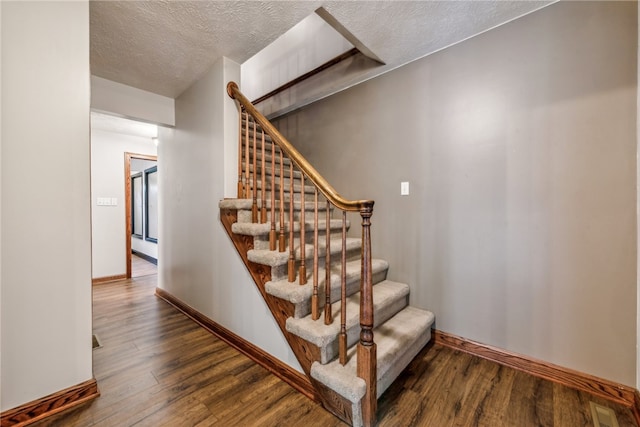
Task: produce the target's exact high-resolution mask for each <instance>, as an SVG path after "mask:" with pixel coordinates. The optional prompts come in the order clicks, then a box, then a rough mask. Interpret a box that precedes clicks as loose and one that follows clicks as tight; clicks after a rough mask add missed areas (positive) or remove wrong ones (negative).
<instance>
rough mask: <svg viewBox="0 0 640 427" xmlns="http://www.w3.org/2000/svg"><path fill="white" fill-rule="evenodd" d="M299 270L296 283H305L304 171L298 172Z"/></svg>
mask: <svg viewBox="0 0 640 427" xmlns="http://www.w3.org/2000/svg"><path fill="white" fill-rule="evenodd" d="M300 185H301V186H302V189H301V190H300V270H299V271H298V284H299V285H306V284H307V266H306V258H307V257H306V253H307V251H306V239H305V224H304V211H305V203H304V173H301V174H300Z"/></svg>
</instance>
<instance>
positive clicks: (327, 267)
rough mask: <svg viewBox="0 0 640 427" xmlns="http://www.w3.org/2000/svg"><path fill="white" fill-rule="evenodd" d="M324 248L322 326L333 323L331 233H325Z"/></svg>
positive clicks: (329, 218) (328, 207) (327, 217)
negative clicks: (325, 248)
mask: <svg viewBox="0 0 640 427" xmlns="http://www.w3.org/2000/svg"><path fill="white" fill-rule="evenodd" d="M326 219H327V224H330V223H331V203H330V202H329V200H327V215H326ZM325 235H326V239H325V241H326V246H327V250H326V253H325V257H324V271H325V279H324V324H325V325H330V324H331V323H333V314H332V313H331V233H330V232H328V231H327V232H326V233H325Z"/></svg>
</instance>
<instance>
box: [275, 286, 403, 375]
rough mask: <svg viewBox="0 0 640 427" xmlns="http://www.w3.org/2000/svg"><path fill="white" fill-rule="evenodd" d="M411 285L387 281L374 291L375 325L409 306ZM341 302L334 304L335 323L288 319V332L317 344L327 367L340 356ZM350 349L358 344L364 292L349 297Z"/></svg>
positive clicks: (348, 335) (347, 324)
mask: <svg viewBox="0 0 640 427" xmlns="http://www.w3.org/2000/svg"><path fill="white" fill-rule="evenodd" d="M408 295H409V285H406V284H404V283H398V282H393V281H391V280H384V281H382V282H380V283H377V284H376V285H375V286H374V288H373V310H374V321H375V323H374V326H378V325H379V324H382V323H384V322H385V321H387V320H388V319H389V318H391V317H392V316H393V315H395V314H396V313H398V312H399V311H400V310H402V309H403V308H404V307H406V305H407V298H408ZM341 305H342V304H341V302H340V301H338V302H336V303H334V304H332V307H331V311H332V315H333V323H331V324H330V325H325V324H324V316H323V315H321V316H320V318H319V319H318V320H313V319H312V318H311V315H308V316H306V317H304V318H301V319H295V318H292V317H290V318H288V319H287V325H286V327H287V331H289V332H291V333H292V334H294V335H297V336H299V337H300V338H303V339H305V340H307V341H309V342H310V343H312V344H314V345H316V346H317V347H318V348H319V349H320V363H322V364H325V363H328V362H329V361H330V360H332V359H333V358H335V357H336V356H337V355H338V351H339V344H338V334H339V333H340V308H341ZM345 327H346V332H347V346H352V345H353V344H355V343H356V342H357V340H358V338H359V335H360V292H357V293H355V294H353V295H351V296H349V297H348V298H347V316H346V321H345Z"/></svg>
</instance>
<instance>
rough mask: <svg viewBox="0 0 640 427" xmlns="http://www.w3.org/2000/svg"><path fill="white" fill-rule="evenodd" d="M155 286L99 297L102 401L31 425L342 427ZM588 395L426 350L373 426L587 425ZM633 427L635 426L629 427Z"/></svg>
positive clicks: (132, 286) (134, 283)
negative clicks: (159, 294)
mask: <svg viewBox="0 0 640 427" xmlns="http://www.w3.org/2000/svg"><path fill="white" fill-rule="evenodd" d="M156 277H157V276H156V275H147V276H143V277H140V278H134V279H130V280H126V281H120V282H114V283H108V284H103V285H101V286H96V287H94V289H93V292H94V310H93V315H94V332H95V334H96V335H97V336H98V339H99V340H100V343H101V345H102V347H100V348H97V349H95V350H94V353H93V354H94V373H95V377H96V379H97V380H98V387H99V388H100V391H101V393H102V394H101V396H100V397H99V398H97V399H96V400H94V401H92V402H90V403H87V404H85V405H82V406H80V407H78V408H76V409H73V410H71V411H69V412H66V413H63V414H60V415H57V416H55V417H52V418H50V419H48V420H43V421H41V422H39V423H36V424H33V425H35V426H134V425H135V426H327V427H331V426H344V424H343V423H342V422H341V421H340V420H338V419H337V418H335V417H334V416H333V415H331V414H329V413H328V412H326V411H325V410H323V409H322V408H321V407H320V406H318V405H317V404H315V403H313V402H312V401H310V400H309V399H307V398H305V397H304V396H302V395H301V394H299V393H298V392H296V391H295V390H294V389H292V388H291V387H290V386H288V385H287V384H285V383H283V382H282V381H281V380H279V379H278V378H276V377H275V376H273V375H271V374H270V373H269V372H268V371H266V370H265V369H264V368H262V367H260V366H259V365H256V364H255V363H253V362H252V361H251V360H250V359H248V358H247V357H245V356H244V355H242V354H240V353H238V352H237V351H236V350H234V349H233V348H231V347H229V346H227V345H226V344H225V343H223V342H222V341H220V340H219V339H217V338H216V337H214V336H212V335H211V334H209V333H208V332H206V331H205V330H204V329H202V328H201V327H200V326H198V325H197V324H195V323H194V322H192V321H191V320H189V319H188V318H186V317H185V316H184V315H183V314H181V313H180V312H178V311H177V310H175V309H174V308H173V307H171V306H170V305H168V304H167V303H165V302H164V301H162V300H160V299H158V298H157V297H155V296H154V290H155V287H156V280H157V279H156ZM589 401H595V402H596V403H599V404H602V405H604V406H606V407H610V408H613V409H614V410H615V411H616V415H617V417H618V423H619V425H620V427H630V426H636V424H635V422H634V421H633V416H632V414H631V411H630V410H628V409H626V408H623V407H620V406H617V405H614V404H611V403H610V402H606V401H603V400H601V399H597V398H594V397H592V396H590V395H588V394H586V393H582V392H577V391H574V390H571V389H569V388H567V387H563V386H559V385H556V384H553V383H551V382H548V381H544V380H541V379H538V378H534V377H532V376H529V375H527V374H524V373H522V372H519V371H515V370H513V369H509V368H505V367H502V366H499V365H497V364H495V363H492V362H489V361H486V360H483V359H479V358H477V357H473V356H469V355H468V354H465V353H462V352H459V351H455V350H451V349H449V348H446V347H442V346H439V345H433V344H430V345H428V346H427V347H425V349H423V350H422V352H421V353H420V354H419V355H418V357H417V358H416V359H415V360H414V361H413V362H412V363H411V364H410V365H409V367H408V368H407V369H406V370H405V371H404V373H403V374H402V375H401V376H400V378H399V379H398V380H397V381H396V382H395V383H394V384H393V385H392V386H391V387H390V388H389V390H387V392H386V393H385V394H384V395H383V396H382V398H381V399H380V401H379V410H378V417H379V420H380V421H379V424H378V425H379V426H381V427H382V426H434V427H439V426H492V427H496V426H517V427H520V426H558V427H564V426H569V427H573V426H593V421H592V419H591V412H590V407H589ZM636 427H637V426H636Z"/></svg>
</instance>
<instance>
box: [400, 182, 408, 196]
mask: <svg viewBox="0 0 640 427" xmlns="http://www.w3.org/2000/svg"><path fill="white" fill-rule="evenodd" d="M400 195H401V196H408V195H409V182H408V181H403V182H401V183H400Z"/></svg>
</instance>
